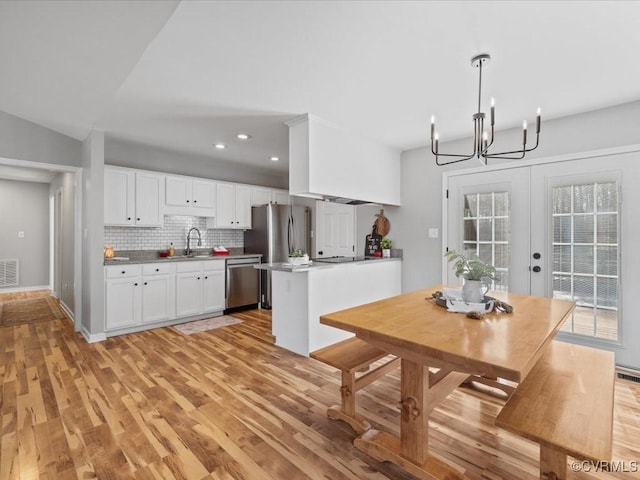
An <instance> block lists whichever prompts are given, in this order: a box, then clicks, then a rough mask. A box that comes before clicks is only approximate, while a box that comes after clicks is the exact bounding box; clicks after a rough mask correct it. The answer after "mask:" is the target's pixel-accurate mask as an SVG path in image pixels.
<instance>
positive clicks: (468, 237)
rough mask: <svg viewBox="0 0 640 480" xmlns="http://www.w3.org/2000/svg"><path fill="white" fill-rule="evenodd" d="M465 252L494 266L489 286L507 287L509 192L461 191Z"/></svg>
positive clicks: (504, 288) (509, 230) (497, 288)
mask: <svg viewBox="0 0 640 480" xmlns="http://www.w3.org/2000/svg"><path fill="white" fill-rule="evenodd" d="M463 222H464V229H463V231H464V234H463V250H464V254H465V256H472V255H473V254H476V255H478V256H479V257H480V259H481V260H482V261H483V262H486V263H490V264H492V265H494V266H495V267H496V272H497V273H496V277H497V278H496V280H494V282H493V285H492V287H491V288H492V290H502V291H507V289H508V286H509V239H510V234H511V227H510V221H509V194H508V192H490V193H471V194H466V195H464V218H463Z"/></svg>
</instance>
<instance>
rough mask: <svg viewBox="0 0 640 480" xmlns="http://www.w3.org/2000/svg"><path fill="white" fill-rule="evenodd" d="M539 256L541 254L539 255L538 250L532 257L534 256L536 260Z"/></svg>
mask: <svg viewBox="0 0 640 480" xmlns="http://www.w3.org/2000/svg"><path fill="white" fill-rule="evenodd" d="M540 257H542V255H540V254H539V253H538V252H536V253H534V254H533V258H535V259H536V260H540Z"/></svg>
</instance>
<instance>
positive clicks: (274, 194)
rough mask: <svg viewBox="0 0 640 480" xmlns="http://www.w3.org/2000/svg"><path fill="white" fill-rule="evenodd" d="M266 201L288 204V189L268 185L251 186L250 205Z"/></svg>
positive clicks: (262, 203)
mask: <svg viewBox="0 0 640 480" xmlns="http://www.w3.org/2000/svg"><path fill="white" fill-rule="evenodd" d="M268 203H277V204H279V205H289V191H288V190H281V189H277V188H268V187H252V188H251V205H254V206H257V205H266V204H268Z"/></svg>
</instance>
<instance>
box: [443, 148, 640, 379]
mask: <svg viewBox="0 0 640 480" xmlns="http://www.w3.org/2000/svg"><path fill="white" fill-rule="evenodd" d="M639 165H640V153H637V152H634V153H624V154H611V155H603V156H597V157H592V158H582V159H577V160H567V161H562V162H552V163H540V164H536V165H531V166H524V167H517V168H498V169H491V170H486V169H485V170H482V171H478V170H473V171H469V172H460V173H458V172H455V173H448V174H445V182H446V185H447V187H448V195H449V198H448V202H447V205H446V207H445V209H446V217H445V218H446V221H447V228H446V232H447V237H446V246H447V248H449V249H451V248H453V249H456V250H462V251H464V252H466V253H468V254H469V253H475V254H477V255H478V256H480V258H482V259H483V260H484V261H487V262H491V263H492V264H493V265H495V266H496V269H497V272H498V275H497V279H496V280H495V281H494V285H493V288H494V289H496V290H504V291H510V292H515V293H525V294H532V295H539V296H546V297H553V298H562V299H567V300H572V301H575V302H576V306H577V307H576V310H575V312H574V314H573V315H572V317H571V318H570V319H568V321H567V322H566V323H565V324H564V325H563V326H562V329H561V332H560V333H559V337H561V338H563V339H565V340H567V341H571V342H574V343H581V344H587V345H591V346H597V347H600V348H606V349H608V350H612V351H615V352H616V361H617V363H618V364H620V365H625V366H629V367H632V368H636V369H640V321H638V320H635V319H634V317H635V316H634V315H633V311H634V310H635V309H636V308H637V307H636V306H635V305H634V303H635V302H634V301H633V297H634V292H635V290H636V289H639V288H640V281H639V280H638V279H637V277H638V276H637V275H634V273H635V272H634V271H633V270H634V266H635V269H638V268H640V221H639V220H638V217H639V216H638V214H637V213H634V209H640V188H638V185H635V184H634V182H633V179H639V178H640V166H639ZM623 199H624V205H625V207H626V208H623V202H622V201H623ZM445 272H446V273H445V274H444V277H445V278H444V281H445V282H446V283H448V284H457V283H459V280H458V279H456V278H455V275H454V273H453V271H452V269H451V268H448V267H447V268H446V269H445ZM625 313H626V315H625Z"/></svg>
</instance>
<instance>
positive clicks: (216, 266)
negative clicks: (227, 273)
mask: <svg viewBox="0 0 640 480" xmlns="http://www.w3.org/2000/svg"><path fill="white" fill-rule="evenodd" d="M202 265H203V266H202V268H203V270H204V271H205V272H212V271H218V270H224V265H225V261H224V259H221V260H206V261H204V262H202Z"/></svg>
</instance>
